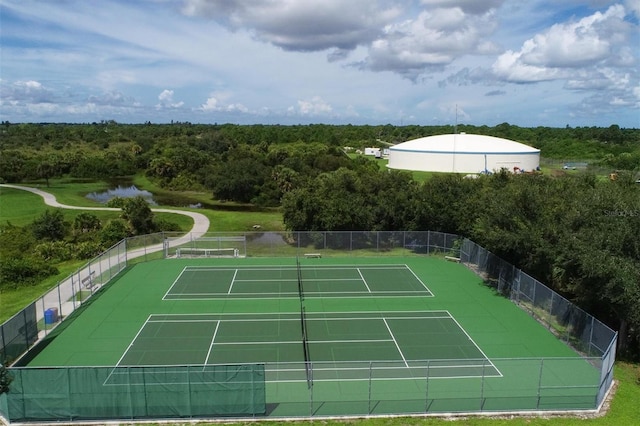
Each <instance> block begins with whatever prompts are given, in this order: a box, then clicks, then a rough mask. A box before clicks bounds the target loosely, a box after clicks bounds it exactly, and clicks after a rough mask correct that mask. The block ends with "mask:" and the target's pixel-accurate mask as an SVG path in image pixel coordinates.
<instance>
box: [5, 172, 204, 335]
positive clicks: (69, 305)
mask: <svg viewBox="0 0 640 426" xmlns="http://www.w3.org/2000/svg"><path fill="white" fill-rule="evenodd" d="M0 187H4V188H12V189H19V190H23V191H29V192H32V193H34V194H37V195H39V196H41V197H42V198H43V199H44V202H45V204H47V205H48V206H51V207H56V208H62V209H73V210H106V211H120V210H121V209H119V208H113V207H82V206H69V205H66V204H61V203H59V202H58V201H57V200H56V197H55V196H54V195H53V194H50V193H48V192H45V191H42V190H40V189H37V188H31V187H28V186H21V185H10V184H0ZM151 211H153V212H157V213H175V214H182V215H185V216H189V217H191V218H192V219H193V227H192V228H191V231H190V232H188V233H187V234H185V235H184V236H182V237H178V238H171V239H167V240H166V242H165V243H166V244H168V246H169V247H176V246H180V245H182V244H185V243H188V242H190V241H192V240H194V239H196V238H199V237H201V236H202V235H204V234H205V233H206V232H207V231H208V230H209V225H210V223H209V218H207V217H206V216H205V215H203V214H202V213H196V212H190V211H186V210H173V209H157V208H152V209H151ZM164 248H165V246H164V243H159V244H154V245H149V246H146V247H140V248H136V249H132V250H127V253H126V259H127V260H129V259H133V258H136V257H140V256H144V255H147V254H149V253H153V252H158V251H161V250H163V249H164ZM121 262H122V259H119V255H115V256H111V257H106V256H105V257H104V258H103V259H101V260H100V261H99V262H95V263H94V264H92V265H90V266H89V267H88V268H84V269H82V270H79V271H78V272H76V273H74V274H73V275H72V276H69V277H68V278H67V279H65V280H64V281H61V282H60V283H59V285H58V286H57V287H56V288H55V289H54V290H53V291H51V292H49V293H47V294H46V295H44V296H43V299H42V303H40V302H38V303H36V311H37V317H38V319H43V318H44V312H45V309H47V308H51V307H55V308H58V310H59V315H60V316H67V315H69V314H70V313H71V312H72V311H73V310H74V309H76V308H77V307H78V306H79V303H78V302H77V301H76V298H75V297H74V295H75V294H76V293H77V292H78V291H80V290H82V288H81V285H80V283H81V282H82V280H84V279H85V278H89V279H91V277H90V275H91V273H92V272H94V273H95V272H96V271H98V272H100V271H107V270H110V269H111V267H112V265H117V264H121ZM99 275H100V274H99ZM74 280H75V282H74ZM91 290H92V291H93V290H97V288H96V287H92V288H91ZM47 331H48V330H44V331H43V332H42V333H41V337H42V336H44V335H45V334H46V332H47Z"/></svg>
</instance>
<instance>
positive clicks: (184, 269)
mask: <svg viewBox="0 0 640 426" xmlns="http://www.w3.org/2000/svg"><path fill="white" fill-rule="evenodd" d="M186 270H187V267H184V268H182V271H180V273H179V274H178V276H177V277H176V279H175V280H173V282H172V283H171V285H170V286H169V288H168V289H167V292H166V293H165V294H164V296H162V300H166V297H167V296H168V295H169V293H171V289H172V288H173V287H174V286H175V285H176V284H177V283H178V280H179V279H180V277H181V276H182V274H184V272H185V271H186Z"/></svg>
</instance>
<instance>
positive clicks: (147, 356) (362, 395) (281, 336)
mask: <svg viewBox="0 0 640 426" xmlns="http://www.w3.org/2000/svg"><path fill="white" fill-rule="evenodd" d="M541 357H544V361H542V360H541ZM38 366H75V367H77V366H87V367H89V366H104V367H103V369H102V370H99V371H100V374H99V377H100V379H99V380H98V379H96V380H95V381H96V384H95V386H96V388H95V389H98V390H96V391H94V392H100V393H104V392H109V393H108V395H109V398H123V401H124V402H123V404H125V405H126V404H132V403H131V402H128V401H127V395H137V396H139V397H140V398H142V396H141V395H142V392H143V391H142V390H141V389H148V388H150V387H153V391H154V392H156V394H157V395H162V396H161V397H159V398H160V399H159V400H160V401H162V402H161V403H158V404H156V407H159V408H157V410H158V412H162V413H164V412H163V411H162V410H163V409H164V407H166V406H168V405H171V404H172V403H175V404H177V403H176V402H171V397H170V396H169V395H170V393H168V392H170V390H171V389H175V391H176V392H178V390H177V389H180V391H179V392H181V393H185V392H186V393H188V392H190V391H193V389H194V388H195V387H196V384H198V386H200V387H202V389H203V390H201V391H200V390H199V395H205V396H202V397H201V399H198V401H199V404H200V405H199V407H198V410H197V412H202V413H206V410H207V408H206V406H207V404H208V401H209V399H211V398H210V397H208V396H206V395H208V394H207V392H210V391H209V390H204V389H205V388H206V387H207V386H213V385H215V386H218V387H220V383H221V380H222V382H223V383H224V386H222V388H226V387H229V386H231V387H233V386H235V387H236V388H237V389H238V391H237V393H238V394H241V395H248V393H251V395H249V396H247V398H246V401H247V402H246V404H245V403H243V404H244V405H243V404H239V405H236V406H234V407H233V409H231V408H229V407H228V406H224V407H222V408H219V407H218V409H219V410H221V411H220V412H222V413H231V414H227V415H239V414H238V413H252V414H251V415H252V416H256V415H258V416H260V415H266V416H270V417H276V418H277V417H282V418H285V417H306V416H341V415H372V414H373V415H379V414H410V413H425V412H464V411H478V410H481V411H486V410H509V409H518V410H521V409H522V407H525V409H526V407H531V408H536V409H540V408H542V409H567V408H571V409H576V408H581V407H591V406H592V405H593V398H594V395H595V394H596V393H597V389H594V386H593V383H597V381H598V374H599V370H598V369H597V368H595V367H594V365H592V364H590V361H589V360H585V359H584V358H581V357H579V356H578V355H577V354H576V353H575V352H573V351H572V350H570V349H569V348H568V347H567V346H566V345H565V344H564V343H563V342H559V341H558V340H557V339H556V338H555V337H554V336H553V335H552V334H551V333H549V331H548V330H546V329H545V328H544V327H542V326H541V325H540V324H538V323H537V322H536V321H535V320H533V319H532V318H531V317H529V316H528V315H527V314H526V313H525V312H523V311H522V310H520V309H518V308H517V307H516V306H514V305H513V304H512V303H511V302H509V301H508V300H506V299H504V298H502V297H497V296H495V295H494V294H492V292H491V290H490V289H488V288H487V287H486V286H484V285H483V284H482V282H481V280H480V279H479V278H478V277H477V276H476V275H475V274H473V273H472V272H470V271H469V270H468V269H466V268H465V267H464V266H462V265H460V264H454V263H451V262H447V261H445V260H443V259H436V258H425V257H407V258H402V257H396V258H358V259H353V258H352V259H348V258H322V259H296V258H293V259H292V258H246V259H242V258H233V259H231V258H229V259H222V258H221V259H183V258H179V259H163V260H157V261H150V262H145V263H141V264H137V265H135V266H134V267H132V268H130V269H129V270H127V272H126V273H125V274H123V275H122V276H120V277H119V278H118V279H117V280H116V281H115V282H114V283H112V284H111V285H110V287H109V288H108V289H106V291H105V292H104V294H102V295H101V296H100V297H99V298H96V300H95V301H93V302H92V304H91V306H90V307H89V308H87V309H86V310H85V311H84V312H82V314H80V315H78V317H77V318H75V320H74V321H71V322H69V323H68V325H67V326H66V329H65V330H64V331H62V332H60V333H59V335H58V336H56V337H55V339H51V341H50V342H48V344H47V345H46V347H45V348H43V349H42V351H40V353H38V354H37V355H36V356H35V357H34V358H33V359H32V360H31V362H30V364H29V367H38ZM227 367H228V368H231V369H230V370H229V369H228V368H227ZM94 368H95V367H94ZM221 368H224V369H225V370H224V371H223V373H224V374H223V376H220V374H222V373H221V372H220V369H221ZM96 371H98V370H96ZM72 376H73V374H72ZM220 377H223V379H220ZM256 380H258V381H261V382H262V385H261V386H262V387H260V386H259V385H257V384H256ZM70 386H71V385H70ZM118 389H120V390H118ZM207 389H208V388H207ZM216 389H217V388H216ZM256 389H257V391H255V390H256ZM162 392H165V393H162ZM216 392H222V391H221V390H216ZM255 393H257V394H258V399H257V400H256V398H255V395H254V394H255ZM234 395H235V394H234ZM198 398H200V396H199V397H198ZM230 398H235V397H230ZM243 398H244V397H243ZM214 399H215V398H214ZM136 401H137V400H136ZM140 401H142V399H140ZM243 401H244V399H243ZM260 401H262V403H261V402H260ZM96 404H97V402H96ZM140 404H143V402H140ZM181 404H182V405H180V406H178V407H173V408H172V410H173V411H171V413H175V412H180V413H183V412H185V410H186V411H188V412H193V409H191V411H189V410H187V408H185V407H188V406H189V404H190V401H182V402H181ZM112 405H113V404H112ZM248 405H250V406H251V408H249V409H247V408H246V407H247V406H248ZM256 407H258V408H256ZM260 407H264V409H263V408H260ZM136 408H139V409H140V410H141V411H142V410H143V409H142V408H140V407H136ZM144 409H145V410H147V409H149V408H148V407H146V406H145V407H144ZM133 411H135V410H133ZM234 413H235V414H234ZM203 415H204V414H203ZM223 415H224V414H223Z"/></svg>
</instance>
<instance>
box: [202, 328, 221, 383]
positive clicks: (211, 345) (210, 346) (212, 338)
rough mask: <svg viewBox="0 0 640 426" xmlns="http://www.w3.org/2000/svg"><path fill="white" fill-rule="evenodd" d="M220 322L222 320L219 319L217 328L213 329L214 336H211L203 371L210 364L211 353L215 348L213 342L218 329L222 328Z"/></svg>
mask: <svg viewBox="0 0 640 426" xmlns="http://www.w3.org/2000/svg"><path fill="white" fill-rule="evenodd" d="M220 322H221V321H218V323H217V324H216V329H215V330H214V331H213V337H211V344H210V345H209V351H208V352H207V357H206V358H205V359H204V366H203V367H202V369H203V371H204V368H205V367H206V366H207V364H209V355H211V351H212V350H213V342H214V341H215V340H216V335H217V334H218V329H219V328H220Z"/></svg>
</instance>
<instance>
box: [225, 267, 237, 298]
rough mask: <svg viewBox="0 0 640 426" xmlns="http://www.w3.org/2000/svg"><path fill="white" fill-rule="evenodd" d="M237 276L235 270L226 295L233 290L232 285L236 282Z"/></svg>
mask: <svg viewBox="0 0 640 426" xmlns="http://www.w3.org/2000/svg"><path fill="white" fill-rule="evenodd" d="M237 275H238V270H237V269H236V271H235V272H234V273H233V277H232V278H231V284H229V291H228V292H227V294H231V290H233V283H235V282H236V276H237Z"/></svg>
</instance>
